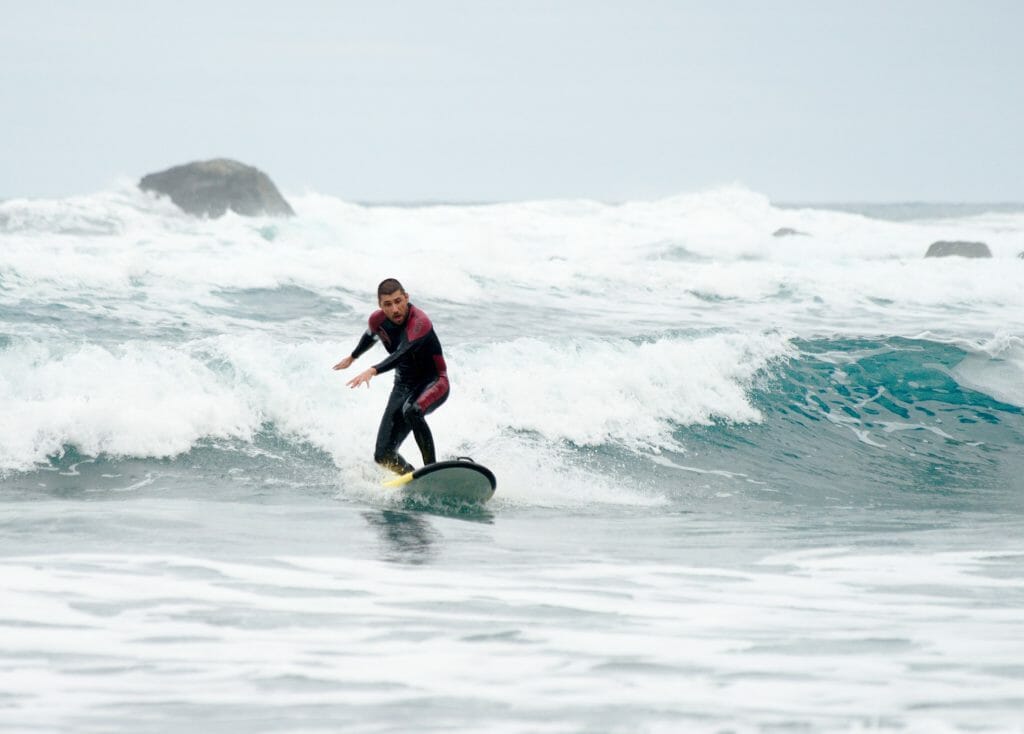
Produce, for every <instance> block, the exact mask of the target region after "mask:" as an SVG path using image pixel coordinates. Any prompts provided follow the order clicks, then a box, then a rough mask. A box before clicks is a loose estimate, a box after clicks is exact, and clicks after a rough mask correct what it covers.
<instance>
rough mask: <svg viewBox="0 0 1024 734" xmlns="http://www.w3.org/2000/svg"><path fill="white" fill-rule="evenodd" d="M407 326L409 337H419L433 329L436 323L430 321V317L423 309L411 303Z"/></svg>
mask: <svg viewBox="0 0 1024 734" xmlns="http://www.w3.org/2000/svg"><path fill="white" fill-rule="evenodd" d="M407 328H408V334H409V339H418V338H420V337H421V336H423V335H425V334H426V333H427V332H429V331H430V330H431V329H433V328H434V325H433V324H431V323H430V317H429V316H427V314H426V313H425V312H424V311H423V309H421V308H418V307H416V306H413V305H412V304H411V303H410V304H409V319H408V327H407Z"/></svg>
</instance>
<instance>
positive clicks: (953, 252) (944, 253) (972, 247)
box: [924, 240, 992, 257]
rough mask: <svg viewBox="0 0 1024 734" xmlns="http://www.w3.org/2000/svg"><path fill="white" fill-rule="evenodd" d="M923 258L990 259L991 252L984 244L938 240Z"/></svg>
mask: <svg viewBox="0 0 1024 734" xmlns="http://www.w3.org/2000/svg"><path fill="white" fill-rule="evenodd" d="M924 256H925V257H951V256H955V257H992V251H991V250H989V249H988V245H986V244H985V243H984V242H962V241H960V240H939V241H938V242H933V243H932V244H931V246H930V247H929V248H928V252H926V253H925V254H924Z"/></svg>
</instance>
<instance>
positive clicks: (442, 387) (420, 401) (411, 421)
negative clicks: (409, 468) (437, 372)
mask: <svg viewBox="0 0 1024 734" xmlns="http://www.w3.org/2000/svg"><path fill="white" fill-rule="evenodd" d="M447 399H448V378H447V377H439V378H437V379H436V380H434V381H433V382H432V383H430V384H429V385H427V386H426V387H425V388H424V389H423V390H421V391H419V392H416V393H413V395H412V396H411V397H409V398H408V399H407V400H406V401H405V404H404V405H403V406H402V416H403V417H404V418H405V421H404V422H405V424H406V425H408V426H409V427H410V428H411V429H412V435H413V437H414V438H415V439H416V445H417V446H419V447H420V454H422V456H423V465H424V466H426V465H427V464H433V463H434V462H435V461H437V454H436V453H435V451H434V436H433V434H432V433H431V432H430V427H429V426H428V425H427V421H426V420H425V418H426V416H427V415H428V414H429V413H432V412H434V410H436V409H437V408H439V407H441V405H442V404H444V401H445V400H447ZM406 435H408V434H406ZM403 438H404V436H403Z"/></svg>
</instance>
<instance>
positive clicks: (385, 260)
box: [0, 186, 1024, 336]
mask: <svg viewBox="0 0 1024 734" xmlns="http://www.w3.org/2000/svg"><path fill="white" fill-rule="evenodd" d="M292 200H293V204H294V206H295V208H296V211H297V212H298V216H297V217H294V218H291V219H286V220H273V219H262V218H245V217H239V216H235V215H233V214H229V215H227V216H225V217H223V218H221V219H217V220H202V219H194V218H191V217H188V216H185V215H183V214H181V213H180V212H178V211H177V210H175V209H174V207H173V206H172V205H170V204H168V203H167V201H166V200H160V199H156V198H154V197H151V196H148V195H145V194H142V193H140V192H138V191H134V190H132V188H131V187H130V186H126V187H124V188H122V189H118V190H115V191H112V192H104V193H101V194H96V195H93V196H89V197H76V198H73V199H66V200H59V201H38V200H36V201H29V200H11V201H7V202H3V203H0V232H2V234H3V241H4V243H3V244H4V246H3V248H0V285H2V288H0V306H3V305H4V304H7V305H9V306H11V307H13V306H14V305H16V304H17V303H19V302H21V301H25V300H28V301H44V302H51V303H66V304H67V305H69V307H70V308H72V309H85V308H89V307H92V308H97V307H98V305H99V304H104V303H106V304H110V305H111V306H115V305H116V307H117V308H118V309H119V312H123V313H124V314H125V315H126V316H128V317H130V318H132V319H134V320H136V321H138V322H139V323H140V324H147V323H150V322H152V321H154V320H163V319H166V318H167V316H168V314H171V315H173V316H174V317H175V318H177V319H178V320H180V321H182V322H184V323H186V324H188V325H191V326H196V327H197V326H198V325H199V324H207V325H209V324H210V323H211V321H212V322H213V323H214V324H215V325H216V324H219V326H221V327H223V328H227V327H229V326H230V322H227V321H223V320H221V321H219V322H218V321H217V319H216V318H214V317H213V316H212V315H211V306H216V305H219V304H220V301H219V295H218V294H219V293H220V292H221V291H223V290H225V289H227V290H232V289H252V288H263V289H265V288H276V287H279V286H287V285H292V286H299V287H302V288H305V289H307V290H309V291H312V292H313V293H317V294H320V295H322V296H325V297H330V298H335V299H340V300H341V301H343V302H345V303H347V304H349V305H351V306H353V307H360V308H363V307H365V305H366V304H365V302H366V301H367V300H371V301H372V290H371V289H372V287H373V284H374V283H376V282H377V281H378V280H380V278H381V277H384V276H385V275H395V276H397V277H399V278H400V279H403V280H404V281H406V283H407V285H409V287H410V289H411V290H413V291H414V292H415V294H416V295H417V297H419V298H421V299H423V300H425V301H428V302H430V301H433V302H438V301H443V302H455V303H462V304H471V305H481V306H487V305H488V304H490V303H509V304H519V305H530V306H533V307H553V308H569V309H574V308H584V309H585V308H596V307H598V306H602V307H604V308H605V309H606V310H605V313H606V314H607V315H608V318H609V320H616V321H618V322H619V324H618V325H619V326H622V325H628V324H630V323H633V322H635V321H636V320H637V319H638V318H643V319H649V320H654V321H658V322H662V323H664V322H667V321H671V320H675V321H676V322H683V323H703V324H709V323H713V324H717V325H721V326H727V325H736V324H742V325H743V326H744V327H747V328H749V327H751V326H753V325H755V324H757V323H758V322H760V323H764V322H768V323H771V324H773V325H775V326H781V327H784V328H789V329H792V330H794V331H797V332H799V333H809V332H813V333H821V332H823V331H841V332H847V333H865V332H869V333H873V332H877V330H878V329H879V324H880V323H884V324H885V325H886V328H887V329H888V330H890V331H897V332H899V333H906V332H908V331H914V330H917V331H920V330H922V329H933V330H945V331H948V332H957V331H960V332H966V331H969V332H971V333H972V334H973V335H974V336H985V335H986V332H987V334H988V335H991V334H992V333H994V332H995V331H996V330H998V329H1000V328H1004V329H1005V328H1010V329H1017V328H1024V289H1021V288H1020V287H1019V283H1020V277H1021V274H1022V272H1024V260H1021V259H1019V258H1016V255H1017V253H1018V252H1019V251H1020V250H1021V249H1024V215H1009V214H1005V215H999V216H987V217H985V216H982V217H971V218H966V219H958V220H936V221H931V222H887V221H880V220H874V219H870V218H867V217H863V216H859V215H854V214H846V213H840V212H831V211H822V210H813V209H800V210H796V209H781V208H778V207H775V206H772V204H771V203H770V202H769V201H768V200H767V199H766V198H765V197H763V196H761V195H759V194H756V193H753V192H750V191H747V190H745V189H741V188H724V189H718V190H714V191H710V192H703V193H697V194H687V195H681V196H676V197H670V198H667V199H661V200H657V201H650V202H628V203H624V204H602V203H598V202H590V201H544V202H521V203H509V204H495V205H487V206H433V207H418V208H403V207H367V206H360V205H356V204H350V203H346V202H343V201H340V200H338V199H336V198H332V197H328V196H323V195H319V194H305V195H300V196H295V197H292ZM780 227H791V228H794V229H798V230H800V231H804V232H807V233H808V235H807V236H790V237H773V236H772V232H773V231H775V230H776V229H778V228H780ZM936 239H974V240H979V239H980V240H984V241H986V242H987V243H988V244H989V246H990V247H991V249H992V251H993V253H994V256H995V257H994V259H992V260H977V261H970V260H964V259H961V258H943V259H930V260H925V259H924V258H923V255H924V251H925V250H926V248H927V247H928V245H929V244H930V243H931V242H932V241H934V240H936ZM709 301H710V302H711V303H712V305H711V306H709ZM997 314H998V318H997V316H996V315H997Z"/></svg>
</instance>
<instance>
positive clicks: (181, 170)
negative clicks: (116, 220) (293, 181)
mask: <svg viewBox="0 0 1024 734" xmlns="http://www.w3.org/2000/svg"><path fill="white" fill-rule="evenodd" d="M139 188H141V189H142V190H144V191H155V192H156V193H158V194H164V195H165V196H169V197H171V201H173V202H174V203H175V204H177V205H178V206H179V207H180V208H181V209H183V210H184V211H186V212H188V213H189V214H194V215H195V216H198V217H202V216H206V217H219V216H222V215H223V214H224V213H225V212H227V211H228V210H229V209H230V210H231V211H233V212H235V213H236V214H242V215H244V216H248V217H255V216H261V215H270V216H276V217H290V216H294V215H295V211H294V210H293V209H292V208H291V206H290V205H289V204H288V202H287V201H285V198H284V197H283V196H281V192H280V191H278V190H277V187H276V186H275V185H274V182H273V181H271V180H270V177H269V176H268V175H267V174H265V173H263V171H261V170H259V169H257V168H253V167H252V166H247V165H245V164H244V163H239V162H238V161H233V160H229V159H227V158H217V159H214V160H210V161H196V162H194V163H186V164H185V165H183V166H175V167H174V168H168V169H167V170H166V171H160V172H159V173H151V174H149V175H147V176H143V177H142V180H141V181H139Z"/></svg>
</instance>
